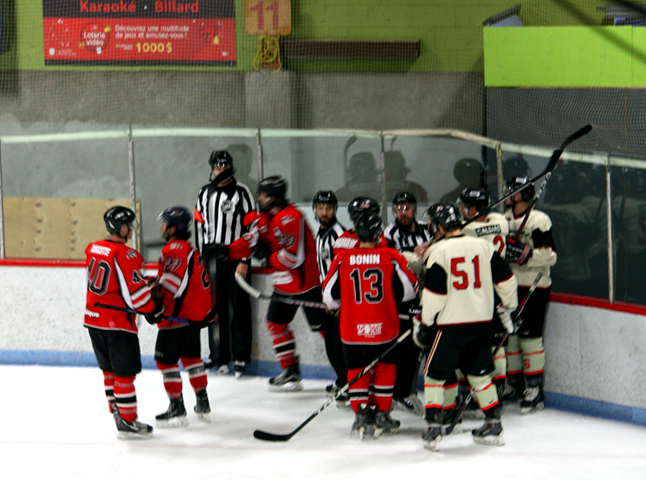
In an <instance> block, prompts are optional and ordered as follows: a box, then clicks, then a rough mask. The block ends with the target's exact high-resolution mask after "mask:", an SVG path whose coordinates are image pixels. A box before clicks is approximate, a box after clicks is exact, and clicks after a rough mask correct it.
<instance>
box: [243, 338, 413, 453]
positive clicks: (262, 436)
mask: <svg viewBox="0 0 646 480" xmlns="http://www.w3.org/2000/svg"><path fill="white" fill-rule="evenodd" d="M411 332H412V329H408V330H406V331H405V332H404V333H403V334H401V335H400V336H399V337H398V338H397V340H395V343H393V344H392V345H391V346H390V347H388V348H387V349H386V350H384V352H383V353H382V354H381V355H379V356H378V357H377V358H375V359H374V360H373V361H372V362H370V364H369V365H368V366H367V367H365V368H364V369H363V370H361V372H360V373H359V374H358V375H357V376H356V377H354V378H353V379H352V380H350V381H349V382H348V383H346V384H345V385H344V386H343V387H342V388H341V389H339V391H338V392H336V393H335V394H334V396H332V397H331V398H329V399H328V401H327V402H325V403H324V404H323V405H321V407H320V408H319V409H318V410H317V411H316V412H314V413H313V414H312V415H310V416H309V417H308V418H307V420H305V421H304V422H303V423H301V424H300V425H299V426H298V427H296V428H295V429H294V430H292V431H291V432H289V433H284V434H280V433H270V432H265V431H264V430H254V432H253V436H254V437H255V438H257V439H258V440H265V441H268V442H286V441H288V440H289V439H290V438H292V437H293V436H294V435H296V434H297V433H298V432H300V431H301V430H302V429H303V428H305V426H306V425H307V424H308V423H310V422H311V421H312V420H314V418H316V416H317V415H318V414H319V413H321V412H322V411H323V410H325V409H326V408H327V407H329V406H330V405H332V403H334V401H335V400H336V399H337V398H339V397H340V396H341V395H343V394H344V393H345V392H347V391H348V390H349V388H350V387H351V386H352V385H354V384H355V383H356V382H357V381H358V380H359V379H360V378H361V377H363V376H364V375H365V374H366V373H368V372H369V371H370V370H372V368H373V367H374V366H375V365H377V363H379V362H380V361H381V360H382V359H383V358H384V357H385V356H386V355H388V354H389V353H390V352H392V351H393V349H394V348H395V347H397V345H399V344H400V343H401V342H403V341H404V340H405V339H406V337H408V336H409V335H410V334H411Z"/></svg>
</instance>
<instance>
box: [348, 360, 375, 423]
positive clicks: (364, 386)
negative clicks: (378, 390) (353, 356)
mask: <svg viewBox="0 0 646 480" xmlns="http://www.w3.org/2000/svg"><path fill="white" fill-rule="evenodd" d="M362 370H363V368H349V369H348V382H350V380H352V379H354V377H356V376H357V375H359V374H360V373H361V371H362ZM372 373H373V372H372V371H370V372H368V373H366V374H365V375H364V376H363V377H361V378H359V379H358V380H357V381H356V382H354V384H353V385H352V386H351V387H350V388H349V389H348V395H350V406H351V407H352V410H353V411H354V412H358V411H359V405H361V404H362V403H369V399H370V394H369V392H370V377H371V376H372Z"/></svg>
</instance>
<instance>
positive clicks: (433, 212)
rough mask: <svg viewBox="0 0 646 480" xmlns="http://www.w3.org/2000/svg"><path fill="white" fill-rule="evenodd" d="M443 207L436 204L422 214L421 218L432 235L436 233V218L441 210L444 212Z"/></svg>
mask: <svg viewBox="0 0 646 480" xmlns="http://www.w3.org/2000/svg"><path fill="white" fill-rule="evenodd" d="M444 207H445V205H442V204H441V203H436V204H434V205H431V206H430V207H428V208H427V209H426V211H425V212H424V215H423V218H424V219H425V220H426V225H427V228H428V231H429V232H431V234H432V235H435V234H436V233H437V216H438V214H439V213H440V212H441V211H442V210H444Z"/></svg>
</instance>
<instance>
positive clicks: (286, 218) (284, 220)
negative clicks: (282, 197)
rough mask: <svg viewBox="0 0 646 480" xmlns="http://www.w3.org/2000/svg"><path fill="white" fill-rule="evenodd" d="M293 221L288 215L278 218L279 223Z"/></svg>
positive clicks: (284, 223) (283, 223)
mask: <svg viewBox="0 0 646 480" xmlns="http://www.w3.org/2000/svg"><path fill="white" fill-rule="evenodd" d="M293 221H294V217H291V216H289V215H285V216H284V217H283V218H281V219H280V224H281V225H287V224H288V223H290V222H293Z"/></svg>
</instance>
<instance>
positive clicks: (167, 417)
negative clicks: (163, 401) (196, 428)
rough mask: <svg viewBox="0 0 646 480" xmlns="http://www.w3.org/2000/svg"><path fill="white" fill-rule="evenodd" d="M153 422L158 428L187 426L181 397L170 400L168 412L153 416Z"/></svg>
mask: <svg viewBox="0 0 646 480" xmlns="http://www.w3.org/2000/svg"><path fill="white" fill-rule="evenodd" d="M155 420H156V421H157V426H158V427H159V428H177V427H184V426H186V425H188V419H187V418H186V408H185V407H184V400H183V399H182V398H181V397H180V398H171V399H170V404H169V405H168V410H166V411H165V412H164V413H160V414H159V415H157V416H155Z"/></svg>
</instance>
